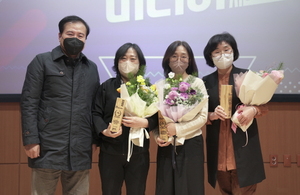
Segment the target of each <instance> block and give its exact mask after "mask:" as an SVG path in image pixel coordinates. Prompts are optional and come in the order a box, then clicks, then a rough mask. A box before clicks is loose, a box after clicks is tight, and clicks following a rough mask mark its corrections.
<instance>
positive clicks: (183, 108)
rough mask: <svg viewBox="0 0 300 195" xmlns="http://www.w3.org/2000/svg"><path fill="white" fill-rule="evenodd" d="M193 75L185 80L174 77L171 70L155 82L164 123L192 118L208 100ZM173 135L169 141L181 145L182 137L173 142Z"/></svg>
mask: <svg viewBox="0 0 300 195" xmlns="http://www.w3.org/2000/svg"><path fill="white" fill-rule="evenodd" d="M199 81H200V79H198V78H197V77H195V76H192V75H189V76H188V78H187V79H186V81H183V79H182V77H181V76H178V77H175V74H174V73H173V72H170V73H169V74H168V78H167V79H166V80H160V81H158V82H157V83H156V87H157V91H158V99H159V103H158V108H159V110H160V112H161V114H162V115H163V117H164V119H165V120H166V123H170V122H184V121H190V120H192V119H193V118H194V117H195V116H196V115H197V114H198V113H199V112H200V110H201V109H202V108H203V106H204V105H205V104H206V103H207V101H208V95H204V94H203V93H202V92H201V90H200V89H199V88H197V87H193V86H199V85H197V82H199ZM173 139H174V138H173V137H169V140H168V141H169V142H171V143H172V144H173V145H174V144H175V145H183V143H184V140H185V139H184V138H177V139H176V143H173Z"/></svg>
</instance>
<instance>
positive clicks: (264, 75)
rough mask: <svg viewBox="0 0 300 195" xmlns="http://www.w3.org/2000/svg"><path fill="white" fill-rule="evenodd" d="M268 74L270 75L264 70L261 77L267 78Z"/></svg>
mask: <svg viewBox="0 0 300 195" xmlns="http://www.w3.org/2000/svg"><path fill="white" fill-rule="evenodd" d="M268 75H269V73H267V72H264V73H263V75H262V76H261V77H262V78H265V77H266V76H268Z"/></svg>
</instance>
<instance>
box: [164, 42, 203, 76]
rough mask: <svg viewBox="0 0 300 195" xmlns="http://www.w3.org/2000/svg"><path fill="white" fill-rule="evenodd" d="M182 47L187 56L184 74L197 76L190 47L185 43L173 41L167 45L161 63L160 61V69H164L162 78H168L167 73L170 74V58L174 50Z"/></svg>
mask: <svg viewBox="0 0 300 195" xmlns="http://www.w3.org/2000/svg"><path fill="white" fill-rule="evenodd" d="M180 45H182V46H183V47H184V48H185V49H186V51H187V52H188V55H189V66H188V67H187V69H186V73H187V74H193V75H195V76H198V68H197V64H196V61H195V58H194V53H193V50H192V48H191V47H190V45H189V44H188V43H187V42H185V41H174V42H173V43H171V44H170V45H169V47H168V48H167V50H166V52H165V55H164V58H163V61H162V68H163V69H164V76H165V78H167V77H168V74H169V72H171V71H172V70H171V68H170V65H169V64H170V57H171V56H172V55H173V54H174V53H175V51H176V49H177V47H178V46H180Z"/></svg>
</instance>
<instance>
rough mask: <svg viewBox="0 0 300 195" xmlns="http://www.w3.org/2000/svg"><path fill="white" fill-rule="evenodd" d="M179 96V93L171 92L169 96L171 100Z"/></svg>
mask: <svg viewBox="0 0 300 195" xmlns="http://www.w3.org/2000/svg"><path fill="white" fill-rule="evenodd" d="M178 96H179V93H178V92H177V91H170V93H169V94H168V97H169V98H170V99H171V100H174V99H175V98H177V97H178Z"/></svg>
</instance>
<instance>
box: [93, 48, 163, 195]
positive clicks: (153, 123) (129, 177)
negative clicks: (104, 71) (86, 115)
mask: <svg viewBox="0 0 300 195" xmlns="http://www.w3.org/2000/svg"><path fill="white" fill-rule="evenodd" d="M141 65H146V60H145V57H144V55H143V53H142V51H141V49H140V48H139V46H138V45H136V44H134V43H125V44H124V45H122V46H121V47H120V48H119V49H118V50H117V52H116V55H115V59H114V66H113V70H114V71H115V73H116V77H115V78H110V79H108V80H107V81H105V82H103V83H102V84H101V86H100V88H99V89H98V92H97V96H96V99H95V105H94V108H93V122H94V129H95V134H96V135H95V136H96V139H97V140H99V143H98V145H99V146H100V154H99V171H100V178H101V184H102V194H103V195H111V194H121V188H122V185H123V182H124V181H125V184H126V191H127V193H126V194H136V195H144V194H145V189H146V179H147V175H148V170H149V139H146V138H145V139H144V146H143V147H138V146H136V145H133V150H132V156H131V158H130V161H129V162H128V161H127V153H128V137H129V130H130V127H143V128H147V131H150V130H152V129H154V128H155V127H157V120H158V119H157V117H158V116H157V114H155V115H153V116H152V117H149V118H139V117H123V120H122V126H121V127H120V130H119V131H118V132H117V133H112V132H111V131H110V126H111V125H110V124H111V122H112V117H113V112H114V107H115V102H116V99H117V97H120V93H119V92H118V91H117V89H118V88H120V85H121V84H123V83H126V82H127V81H128V80H129V79H128V73H133V74H134V75H135V74H136V73H137V72H138V70H139V68H140V66H141Z"/></svg>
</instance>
